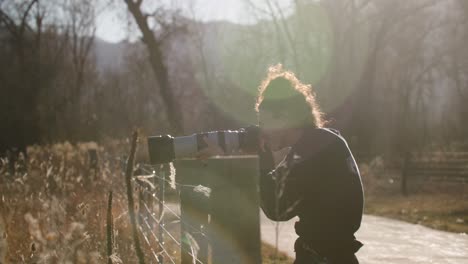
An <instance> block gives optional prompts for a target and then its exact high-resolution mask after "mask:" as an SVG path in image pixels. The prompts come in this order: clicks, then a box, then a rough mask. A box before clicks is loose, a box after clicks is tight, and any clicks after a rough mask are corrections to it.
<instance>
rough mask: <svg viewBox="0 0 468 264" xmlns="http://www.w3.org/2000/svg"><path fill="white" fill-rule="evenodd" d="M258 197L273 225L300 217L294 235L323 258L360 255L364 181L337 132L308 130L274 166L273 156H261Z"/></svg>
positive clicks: (323, 129)
mask: <svg viewBox="0 0 468 264" xmlns="http://www.w3.org/2000/svg"><path fill="white" fill-rule="evenodd" d="M260 169H261V176H260V196H261V204H262V209H263V211H264V212H265V214H266V215H267V216H268V217H269V218H270V219H272V220H275V221H287V220H289V219H291V218H293V217H295V216H299V219H300V220H299V222H297V223H296V233H297V234H298V235H299V237H300V238H301V241H306V242H307V244H308V245H310V246H311V247H312V248H314V249H316V250H317V252H319V253H320V254H321V255H324V256H327V255H330V254H335V253H336V252H337V251H352V253H354V252H356V251H357V250H358V249H359V248H360V247H361V246H362V244H361V243H360V242H358V241H356V240H355V237H354V233H355V232H356V231H357V230H358V229H359V227H360V225H361V219H362V212H363V203H364V198H363V190H362V183H361V177H360V174H359V170H358V167H357V165H356V162H355V160H354V157H353V155H352V153H351V151H350V149H349V147H348V144H347V142H346V140H345V139H344V138H343V137H342V136H341V135H340V134H339V132H338V131H336V130H333V129H327V128H319V129H317V128H311V127H310V128H306V129H305V131H304V134H303V136H302V137H301V139H299V141H298V142H297V143H296V144H295V145H294V146H292V148H291V150H290V152H289V153H288V154H287V156H286V157H285V159H284V160H283V161H282V162H281V163H280V164H279V165H278V166H277V167H276V168H273V158H272V153H271V152H269V151H267V152H264V153H260Z"/></svg>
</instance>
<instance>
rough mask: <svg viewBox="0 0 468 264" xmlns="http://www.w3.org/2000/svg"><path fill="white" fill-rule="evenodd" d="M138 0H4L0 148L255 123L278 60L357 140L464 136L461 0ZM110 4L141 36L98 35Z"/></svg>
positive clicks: (391, 144)
mask: <svg viewBox="0 0 468 264" xmlns="http://www.w3.org/2000/svg"><path fill="white" fill-rule="evenodd" d="M141 2H142V1H131V0H128V1H108V2H105V3H101V2H99V1H98V2H96V1H66V0H64V1H58V0H54V1H41V0H30V1H26V0H24V1H10V0H7V1H1V2H0V3H1V10H0V54H1V55H0V58H1V60H0V93H1V96H0V100H1V102H0V108H1V109H0V124H1V131H2V132H1V137H0V149H1V150H2V151H4V150H6V149H7V148H12V147H19V148H24V146H26V145H31V144H35V143H40V144H44V143H53V142H58V141H65V140H67V141H71V142H78V141H89V140H101V139H103V138H107V137H110V138H122V137H125V136H128V135H129V133H130V131H131V130H132V129H133V128H135V127H138V128H141V129H142V130H143V131H144V132H145V133H147V134H161V133H172V134H179V135H180V134H188V133H193V132H198V131H202V130H209V129H222V128H236V127H239V126H243V125H247V124H249V123H254V122H255V120H256V119H255V115H254V111H253V104H254V98H255V93H256V89H257V86H258V84H259V82H260V80H261V79H262V78H263V77H264V76H265V72H266V69H267V67H268V66H269V65H272V64H276V63H282V64H284V66H285V67H286V68H288V69H290V70H293V71H294V72H296V73H297V75H298V76H299V77H300V79H302V80H303V81H304V82H307V83H310V84H312V85H313V87H314V89H315V91H316V93H317V96H318V101H319V103H320V104H321V106H322V108H323V110H324V111H325V112H326V114H327V118H328V120H329V121H330V122H329V126H331V127H335V128H338V129H340V130H341V131H342V133H343V134H344V135H345V136H346V137H347V138H348V139H349V141H350V143H351V144H352V145H353V146H355V149H356V148H357V149H358V150H359V152H365V153H385V154H399V153H402V152H406V151H411V150H416V149H421V148H434V147H435V148H437V147H440V146H445V147H446V146H451V147H453V146H455V147H456V148H464V147H465V148H466V144H464V143H463V142H464V139H465V138H464V135H466V133H467V130H468V125H467V122H466V121H467V118H468V113H467V111H468V108H467V106H466V105H465V104H464V102H465V100H466V99H467V96H468V87H467V85H466V83H467V77H468V70H467V67H468V52H467V48H466V47H467V45H466V42H467V40H468V30H467V28H468V5H467V2H466V1H464V0H447V1H434V0H432V1H430V0H418V1H400V0H392V1H380V0H359V1H358V0H355V1H344V0H327V1H317V2H311V1H300V0H297V1H291V3H290V5H289V9H290V10H292V12H290V14H289V13H288V14H285V12H283V9H282V8H280V6H279V5H278V3H277V2H276V1H275V0H266V1H252V0H250V1H247V0H246V1H243V7H244V9H243V10H244V12H245V13H246V14H248V15H249V16H251V17H257V18H258V19H257V22H256V23H252V24H247V25H240V24H234V23H231V22H226V21H208V22H200V21H199V20H197V17H196V15H195V14H194V15H192V16H190V15H184V14H182V13H181V12H180V10H179V9H177V6H176V7H172V8H167V7H163V6H154V7H153V8H152V9H151V10H149V8H143V6H144V4H145V1H143V3H141ZM260 2H262V3H260ZM106 8H114V9H121V12H122V14H123V15H122V16H121V19H126V20H127V22H128V24H129V27H128V29H127V30H134V31H136V32H139V35H140V38H139V39H136V40H135V41H133V42H129V41H122V42H120V43H107V42H105V41H102V40H100V39H99V38H98V37H96V34H95V33H96V28H97V26H99V25H97V22H96V21H97V20H96V17H97V16H98V15H99V13H100V12H102V10H103V9H106Z"/></svg>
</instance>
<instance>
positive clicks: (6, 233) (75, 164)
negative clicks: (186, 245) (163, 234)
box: [0, 141, 292, 264]
mask: <svg viewBox="0 0 468 264" xmlns="http://www.w3.org/2000/svg"><path fill="white" fill-rule="evenodd" d="M89 149H97V152H98V157H99V167H98V169H97V170H94V169H92V168H90V164H89V157H88V150H89ZM142 149H143V150H144V147H141V148H140V151H139V152H138V153H137V156H138V159H139V160H144V159H145V158H146V157H145V153H144V151H141V150H142ZM122 153H124V154H125V153H128V143H126V142H116V141H108V142H106V143H105V147H103V146H98V145H97V144H95V143H83V144H77V145H71V144H69V143H64V144H56V145H51V146H41V147H39V146H33V147H29V148H28V159H27V160H22V161H20V162H18V164H17V165H16V173H15V174H13V175H12V174H10V173H9V170H8V167H9V165H8V160H6V159H2V160H1V161H0V190H1V191H0V195H1V197H0V198H1V199H0V263H15V264H16V263H106V262H107V259H106V252H107V249H106V246H107V245H106V210H107V198H108V197H107V195H108V191H109V190H110V189H112V190H113V191H114V199H113V206H112V215H113V216H114V234H115V244H114V246H115V249H114V252H115V254H114V256H113V257H114V259H115V260H119V261H121V263H137V258H136V254H135V251H134V248H133V241H132V239H131V232H130V226H129V219H128V214H127V205H126V203H127V199H126V197H125V196H124V194H125V186H124V177H123V172H122V164H121V160H120V159H119V158H122V157H119V156H118V155H119V154H122ZM172 228H173V231H174V234H178V233H179V232H178V227H177V225H175V226H174V227H172ZM150 244H151V248H153V249H157V248H158V247H157V245H155V242H154V241H151V242H150ZM167 244H168V246H169V248H171V250H170V251H171V253H172V254H174V255H178V254H177V252H178V248H177V246H175V245H173V246H170V244H171V243H170V242H169V240H168V243H167ZM142 245H143V250H144V252H145V255H146V257H145V258H146V259H148V260H149V259H152V256H151V254H152V253H151V250H150V247H149V246H148V245H147V244H146V243H145V242H144V241H143V242H142ZM273 252H274V250H273V248H272V247H271V246H268V245H264V246H263V247H262V254H263V259H264V263H292V260H291V259H288V258H287V256H286V255H285V254H280V255H279V256H280V257H279V259H278V260H274V254H273ZM176 261H179V260H176ZM114 263H119V262H114Z"/></svg>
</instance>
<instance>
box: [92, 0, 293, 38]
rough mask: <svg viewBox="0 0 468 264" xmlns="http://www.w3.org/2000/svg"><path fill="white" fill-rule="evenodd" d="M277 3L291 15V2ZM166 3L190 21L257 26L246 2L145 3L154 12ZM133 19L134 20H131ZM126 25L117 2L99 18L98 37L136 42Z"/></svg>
mask: <svg viewBox="0 0 468 264" xmlns="http://www.w3.org/2000/svg"><path fill="white" fill-rule="evenodd" d="M250 1H251V2H253V3H254V4H255V5H257V6H258V7H260V8H266V4H265V3H266V2H265V0H250ZM275 1H276V2H278V4H279V6H280V7H281V8H282V9H283V10H284V12H285V13H288V10H289V9H290V8H288V7H290V3H291V0H272V2H275ZM156 2H158V3H159V2H164V3H165V5H168V6H179V7H181V9H182V13H183V14H184V15H185V16H187V17H191V18H194V17H195V18H196V19H198V20H202V21H213V20H227V21H231V22H234V23H242V24H245V23H252V22H254V20H253V18H252V16H251V15H249V14H250V13H249V12H246V5H245V4H244V3H245V1H243V0H163V1H155V0H144V3H145V6H144V8H145V9H147V10H152V9H153V7H152V6H151V4H152V3H156ZM132 19H133V18H132ZM127 28H128V26H127V23H126V6H125V4H124V3H123V1H121V2H114V4H112V6H111V7H110V8H106V9H104V11H103V12H101V13H100V14H99V15H98V18H97V31H96V35H97V36H98V37H99V38H101V39H103V40H106V41H109V42H119V41H121V40H123V39H125V38H127V37H130V39H132V38H134V37H135V36H132V35H130V36H129V34H128V30H127Z"/></svg>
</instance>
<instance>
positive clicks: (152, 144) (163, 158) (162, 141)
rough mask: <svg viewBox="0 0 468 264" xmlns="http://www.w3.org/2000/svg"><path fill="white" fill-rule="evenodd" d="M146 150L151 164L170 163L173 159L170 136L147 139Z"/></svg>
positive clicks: (172, 139) (171, 138) (172, 141)
mask: <svg viewBox="0 0 468 264" xmlns="http://www.w3.org/2000/svg"><path fill="white" fill-rule="evenodd" d="M148 150H149V156H150V160H151V163H153V164H161V163H167V162H171V161H173V160H174V158H175V154H174V138H173V137H172V136H170V135H164V136H155V137H148Z"/></svg>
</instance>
